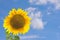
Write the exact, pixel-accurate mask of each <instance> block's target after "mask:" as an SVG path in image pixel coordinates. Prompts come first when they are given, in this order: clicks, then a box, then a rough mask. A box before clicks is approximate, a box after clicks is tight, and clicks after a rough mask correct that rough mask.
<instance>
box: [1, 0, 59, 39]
mask: <svg viewBox="0 0 60 40" xmlns="http://www.w3.org/2000/svg"><path fill="white" fill-rule="evenodd" d="M12 8H16V9H18V8H22V9H24V10H26V11H27V12H28V13H29V16H30V17H31V18H32V20H31V28H30V30H29V32H28V33H26V34H25V35H19V36H20V38H21V40H60V0H0V40H6V38H5V31H4V28H3V19H4V17H5V16H7V15H8V12H9V11H10V10H11V9H12Z"/></svg>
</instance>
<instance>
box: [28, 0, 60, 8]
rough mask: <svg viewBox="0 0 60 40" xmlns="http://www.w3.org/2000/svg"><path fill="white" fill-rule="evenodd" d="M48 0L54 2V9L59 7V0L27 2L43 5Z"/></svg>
mask: <svg viewBox="0 0 60 40" xmlns="http://www.w3.org/2000/svg"><path fill="white" fill-rule="evenodd" d="M48 2H50V3H52V4H54V5H55V8H56V9H60V0H29V3H31V4H34V5H43V4H47V3H48Z"/></svg>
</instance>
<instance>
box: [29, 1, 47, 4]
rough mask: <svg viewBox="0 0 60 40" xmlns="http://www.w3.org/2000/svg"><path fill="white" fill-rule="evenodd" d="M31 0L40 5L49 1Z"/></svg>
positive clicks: (32, 2)
mask: <svg viewBox="0 0 60 40" xmlns="http://www.w3.org/2000/svg"><path fill="white" fill-rule="evenodd" d="M29 2H30V3H31V4H36V5H40V4H46V3H47V0H29Z"/></svg>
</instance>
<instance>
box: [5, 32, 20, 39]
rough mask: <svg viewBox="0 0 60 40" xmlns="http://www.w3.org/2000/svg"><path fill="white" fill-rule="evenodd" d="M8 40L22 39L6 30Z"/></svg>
mask: <svg viewBox="0 0 60 40" xmlns="http://www.w3.org/2000/svg"><path fill="white" fill-rule="evenodd" d="M6 40H20V37H19V36H18V35H13V34H9V33H8V32H6Z"/></svg>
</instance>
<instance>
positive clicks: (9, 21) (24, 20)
mask: <svg viewBox="0 0 60 40" xmlns="http://www.w3.org/2000/svg"><path fill="white" fill-rule="evenodd" d="M30 20H31V18H30V17H29V16H28V13H27V12H26V11H24V10H22V9H20V8H18V10H16V9H15V8H13V9H12V10H11V11H10V12H9V15H8V16H6V17H5V19H4V23H3V27H4V28H5V29H6V31H7V32H8V33H12V34H14V35H17V34H19V33H20V34H25V33H26V32H28V31H29V29H30V24H31V23H30Z"/></svg>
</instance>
